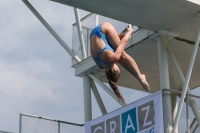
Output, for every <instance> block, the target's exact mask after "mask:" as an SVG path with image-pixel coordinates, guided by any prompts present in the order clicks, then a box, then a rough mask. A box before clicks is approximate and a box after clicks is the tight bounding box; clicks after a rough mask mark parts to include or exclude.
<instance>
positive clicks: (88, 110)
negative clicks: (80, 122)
mask: <svg viewBox="0 0 200 133" xmlns="http://www.w3.org/2000/svg"><path fill="white" fill-rule="evenodd" d="M83 97H84V114H85V122H87V121H90V120H92V103H91V89H90V78H89V77H88V76H83Z"/></svg>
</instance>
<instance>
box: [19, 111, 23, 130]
mask: <svg viewBox="0 0 200 133" xmlns="http://www.w3.org/2000/svg"><path fill="white" fill-rule="evenodd" d="M21 132H22V114H21V113H20V114H19V133H21Z"/></svg>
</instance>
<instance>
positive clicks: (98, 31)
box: [90, 25, 114, 69]
mask: <svg viewBox="0 0 200 133" xmlns="http://www.w3.org/2000/svg"><path fill="white" fill-rule="evenodd" d="M92 35H97V36H98V37H99V38H101V39H102V40H103V41H104V43H105V45H106V46H105V47H104V48H103V49H101V50H100V51H99V52H98V53H97V55H96V57H95V58H93V59H94V60H95V61H96V63H97V65H98V66H99V68H101V69H104V68H105V67H103V66H111V64H108V63H106V62H104V61H101V60H100V59H99V55H100V54H101V53H102V52H103V51H104V50H111V51H112V52H114V50H113V48H111V47H110V45H109V44H108V40H107V38H106V36H105V35H104V34H103V33H102V31H101V25H98V26H96V27H94V29H93V30H92V31H91V33H90V37H91V36H92ZM102 65H103V66H102Z"/></svg>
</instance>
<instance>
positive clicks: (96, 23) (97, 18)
mask: <svg viewBox="0 0 200 133" xmlns="http://www.w3.org/2000/svg"><path fill="white" fill-rule="evenodd" d="M95 20H96V21H95V25H96V26H97V25H98V24H99V15H98V14H96V19H95Z"/></svg>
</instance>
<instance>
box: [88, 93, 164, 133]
mask: <svg viewBox="0 0 200 133" xmlns="http://www.w3.org/2000/svg"><path fill="white" fill-rule="evenodd" d="M85 133H164V130H163V106H162V91H159V92H157V93H154V94H152V95H149V96H147V97H145V98H142V99H140V100H138V101H136V102H134V103H131V104H129V105H127V106H125V107H122V108H120V109H118V110H115V111H113V112H111V113H108V114H106V115H104V116H102V117H99V118H97V119H94V120H92V121H89V122H86V123H85Z"/></svg>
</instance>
